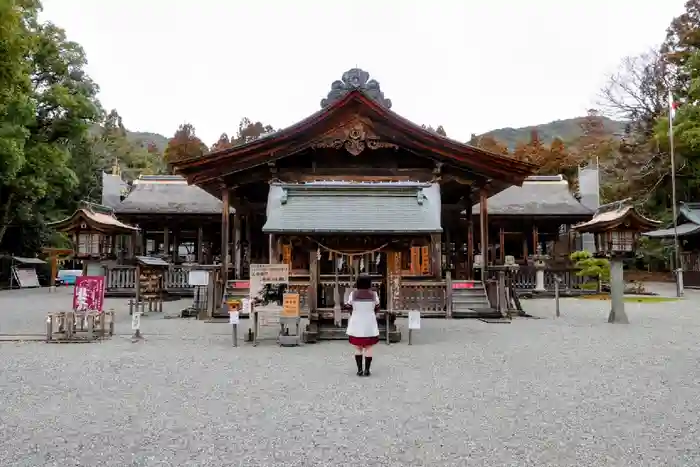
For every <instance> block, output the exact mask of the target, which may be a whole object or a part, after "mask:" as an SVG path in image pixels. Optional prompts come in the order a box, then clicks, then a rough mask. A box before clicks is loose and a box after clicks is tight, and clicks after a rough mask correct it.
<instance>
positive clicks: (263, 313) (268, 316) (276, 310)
mask: <svg viewBox="0 0 700 467" xmlns="http://www.w3.org/2000/svg"><path fill="white" fill-rule="evenodd" d="M256 311H257V312H258V322H259V323H260V326H279V324H280V314H281V313H282V307H281V306H266V307H259V308H258V307H256Z"/></svg>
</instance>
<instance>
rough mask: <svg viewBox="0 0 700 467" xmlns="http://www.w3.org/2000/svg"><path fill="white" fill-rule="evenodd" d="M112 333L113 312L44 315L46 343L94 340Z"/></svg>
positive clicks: (109, 335) (70, 312) (71, 312)
mask: <svg viewBox="0 0 700 467" xmlns="http://www.w3.org/2000/svg"><path fill="white" fill-rule="evenodd" d="M113 335H114V312H113V311H111V310H110V311H105V312H102V313H99V312H87V313H75V312H73V311H69V312H59V313H49V314H48V316H47V317H46V342H47V343H71V342H74V343H79V342H94V341H96V340H100V339H105V338H107V337H111V336H113Z"/></svg>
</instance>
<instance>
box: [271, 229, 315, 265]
mask: <svg viewBox="0 0 700 467" xmlns="http://www.w3.org/2000/svg"><path fill="white" fill-rule="evenodd" d="M276 250H277V238H276V237H275V234H268V235H267V262H268V263H269V264H277V255H276V254H275V252H276ZM309 265H311V263H309ZM309 267H310V266H309Z"/></svg>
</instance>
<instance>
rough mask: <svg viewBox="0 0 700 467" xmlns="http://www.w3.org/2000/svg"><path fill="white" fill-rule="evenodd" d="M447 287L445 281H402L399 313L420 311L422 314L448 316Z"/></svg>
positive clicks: (402, 314) (405, 313) (406, 313)
mask: <svg viewBox="0 0 700 467" xmlns="http://www.w3.org/2000/svg"><path fill="white" fill-rule="evenodd" d="M446 298H447V287H446V283H445V282H444V281H402V282H401V293H400V300H399V309H398V311H399V315H401V316H404V315H408V312H409V311H412V310H415V311H420V312H421V315H422V316H436V317H437V316H439V317H445V316H446V306H445V305H446V303H447V302H446Z"/></svg>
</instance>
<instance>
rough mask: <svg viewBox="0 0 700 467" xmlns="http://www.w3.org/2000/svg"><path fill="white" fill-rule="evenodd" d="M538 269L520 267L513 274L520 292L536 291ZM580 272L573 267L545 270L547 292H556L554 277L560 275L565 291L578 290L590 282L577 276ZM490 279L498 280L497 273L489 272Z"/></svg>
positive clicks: (528, 266) (516, 287) (514, 281)
mask: <svg viewBox="0 0 700 467" xmlns="http://www.w3.org/2000/svg"><path fill="white" fill-rule="evenodd" d="M536 271H537V269H536V268H535V266H530V265H527V266H520V268H519V269H518V270H517V271H515V273H514V274H513V283H514V285H515V289H516V290H517V291H518V292H524V291H528V290H534V288H535V284H536V274H537V272H536ZM578 271H579V270H578V269H576V268H573V267H552V268H546V269H545V270H544V288H545V289H546V290H554V277H555V275H559V276H560V277H561V279H562V282H561V285H560V286H561V287H562V288H564V289H576V288H578V287H579V286H580V285H581V284H584V283H586V282H588V281H589V280H590V279H589V278H586V277H581V276H577V275H576V273H577V272H578ZM488 277H489V279H497V278H498V276H497V273H496V272H494V271H489V273H488Z"/></svg>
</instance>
